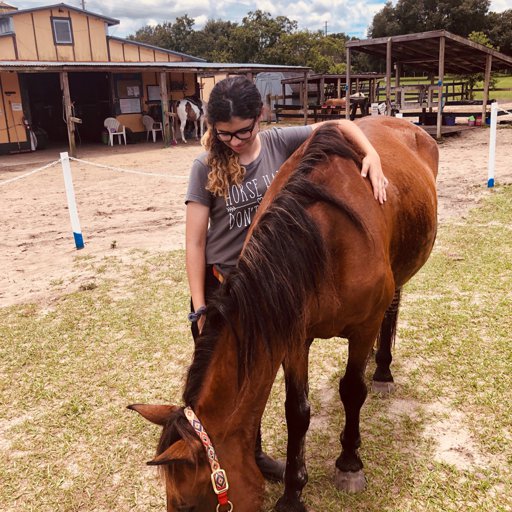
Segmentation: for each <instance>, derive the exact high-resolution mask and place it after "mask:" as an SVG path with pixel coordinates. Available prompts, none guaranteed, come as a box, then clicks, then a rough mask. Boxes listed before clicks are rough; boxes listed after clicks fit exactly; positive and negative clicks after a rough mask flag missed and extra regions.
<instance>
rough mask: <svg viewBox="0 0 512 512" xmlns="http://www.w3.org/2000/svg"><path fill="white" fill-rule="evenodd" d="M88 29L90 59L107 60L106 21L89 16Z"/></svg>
mask: <svg viewBox="0 0 512 512" xmlns="http://www.w3.org/2000/svg"><path fill="white" fill-rule="evenodd" d="M89 29H90V31H91V44H92V60H94V61H100V62H107V61H108V52H107V26H106V23H105V22H104V21H102V20H100V19H97V18H89Z"/></svg>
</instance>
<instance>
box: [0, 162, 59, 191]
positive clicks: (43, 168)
mask: <svg viewBox="0 0 512 512" xmlns="http://www.w3.org/2000/svg"><path fill="white" fill-rule="evenodd" d="M57 164H60V159H59V160H55V162H50V163H49V164H46V165H43V167H39V168H38V169H34V170H33V171H30V172H27V173H26V174H22V175H21V176H16V178H11V179H10V180H5V181H0V187H1V186H3V185H7V184H8V183H13V182H15V181H18V180H22V179H23V178H27V177H28V176H32V174H35V173H36V172H41V171H44V170H45V169H49V168H50V167H53V166H54V165H57Z"/></svg>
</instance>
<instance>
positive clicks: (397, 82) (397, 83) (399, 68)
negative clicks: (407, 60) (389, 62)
mask: <svg viewBox="0 0 512 512" xmlns="http://www.w3.org/2000/svg"><path fill="white" fill-rule="evenodd" d="M401 74H402V64H400V63H399V62H397V63H396V64H395V103H396V105H397V108H398V109H400V103H401V102H400V101H399V92H398V88H399V87H400V75H401ZM403 100H405V93H404V98H402V101H403Z"/></svg>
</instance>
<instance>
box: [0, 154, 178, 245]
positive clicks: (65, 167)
mask: <svg viewBox="0 0 512 512" xmlns="http://www.w3.org/2000/svg"><path fill="white" fill-rule="evenodd" d="M70 160H73V161H74V162H78V163H80V164H86V165H91V166H93V167H99V168H101V169H108V170H111V171H116V172H123V173H129V174H138V175H141V176H155V177H158V178H169V179H178V180H183V181H186V180H187V179H188V176H179V175H172V174H164V173H156V172H144V171H135V170H133V169H123V168H121V167H114V166H112V165H104V164H97V163H94V162H89V161H87V160H81V159H80V158H73V157H70V156H69V155H68V153H61V154H60V159H59V160H55V161H54V162H50V163H49V164H46V165H44V166H43V167H39V168H38V169H34V170H33V171H30V172H27V173H25V174H22V175H21V176H16V177H15V178H11V179H9V180H5V181H0V187H1V186H2V185H7V184H9V183H13V182H15V181H18V180H21V179H23V178H27V177H28V176H32V175H33V174H36V173H38V172H41V171H44V170H45V169H48V168H50V167H53V166H54V165H57V164H59V163H60V164H61V166H62V174H63V176H64V185H65V189H66V197H67V202H68V210H69V217H70V220H71V229H72V231H73V238H74V239H75V246H76V248H77V249H83V248H84V239H83V235H82V230H81V228H80V220H79V218H78V209H77V206H76V199H75V191H74V187H73V178H72V175H71V165H70Z"/></svg>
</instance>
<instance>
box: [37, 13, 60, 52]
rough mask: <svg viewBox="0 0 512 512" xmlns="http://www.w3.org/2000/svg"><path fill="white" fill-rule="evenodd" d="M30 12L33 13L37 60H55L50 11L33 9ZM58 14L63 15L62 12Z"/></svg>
mask: <svg viewBox="0 0 512 512" xmlns="http://www.w3.org/2000/svg"><path fill="white" fill-rule="evenodd" d="M32 14H33V15H34V25H35V29H36V36H37V48H38V51H39V60H57V52H56V48H55V44H54V42H53V32H52V23H51V20H50V15H51V11H49V10H48V11H35V12H33V13H32ZM56 14H58V13H56ZM60 16H64V13H60Z"/></svg>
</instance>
